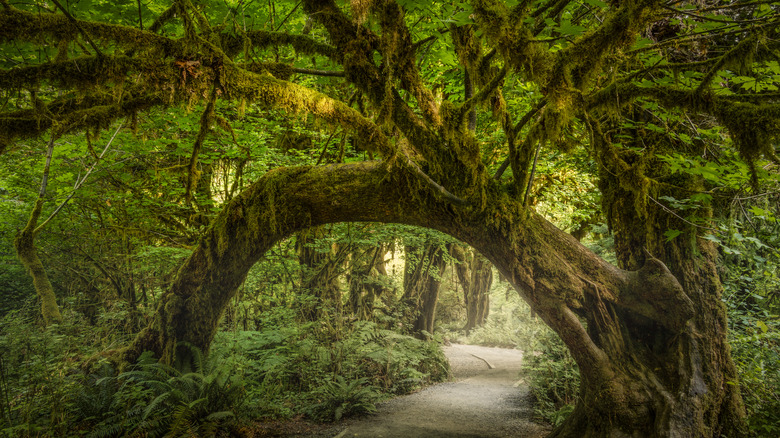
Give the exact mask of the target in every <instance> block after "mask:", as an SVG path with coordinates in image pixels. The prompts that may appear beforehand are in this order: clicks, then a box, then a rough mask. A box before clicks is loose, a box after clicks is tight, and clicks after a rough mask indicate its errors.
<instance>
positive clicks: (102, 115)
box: [0, 94, 164, 151]
mask: <svg viewBox="0 0 780 438" xmlns="http://www.w3.org/2000/svg"><path fill="white" fill-rule="evenodd" d="M162 104H164V101H163V100H162V99H161V98H160V96H157V95H152V94H149V95H141V96H139V97H137V98H126V99H124V100H122V101H121V102H116V98H115V97H114V96H111V95H88V96H85V97H73V98H69V99H58V100H56V101H54V102H51V103H49V104H48V105H45V107H44V108H42V109H41V110H34V109H28V110H22V111H15V112H11V113H5V114H0V151H1V150H2V148H3V146H4V145H7V144H9V143H11V142H12V141H14V140H16V139H20V138H22V139H23V138H34V137H38V136H40V135H42V134H43V133H45V132H47V131H48V130H49V129H51V128H52V127H53V126H54V124H55V122H56V123H58V124H59V128H58V129H59V130H58V132H59V134H61V135H64V134H68V133H71V132H77V131H80V130H83V129H86V128H98V129H106V128H108V127H109V126H110V125H111V123H112V122H114V121H115V120H117V119H119V118H122V117H127V116H130V115H132V114H133V113H136V112H138V111H143V110H146V109H149V108H152V107H154V106H159V105H162ZM42 113H45V114H47V115H48V117H42V116H41V114H42Z"/></svg>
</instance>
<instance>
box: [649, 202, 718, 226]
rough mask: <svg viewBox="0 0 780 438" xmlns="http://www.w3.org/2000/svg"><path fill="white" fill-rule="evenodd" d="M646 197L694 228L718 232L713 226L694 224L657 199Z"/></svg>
mask: <svg viewBox="0 0 780 438" xmlns="http://www.w3.org/2000/svg"><path fill="white" fill-rule="evenodd" d="M648 198H650V200H651V201H653V202H655V203H656V204H658V206H660V207H661V208H662V209H663V210H664V211H665V212H667V213H669V214H671V215H672V216H674V217H676V218H677V219H680V220H681V221H683V222H685V223H686V224H688V225H691V226H694V227H696V228H701V229H703V230H707V231H712V232H713V233H717V232H718V230H716V229H715V228H711V227H705V226H704V225H699V224H695V223H693V222H691V221H689V220H688V219H685V218H684V217H682V216H680V215H679V214H677V213H675V212H674V210H672V209H671V208H669V207H667V206H665V205H663V204H661V203H660V202H658V200H657V199H655V198H653V197H652V196H648Z"/></svg>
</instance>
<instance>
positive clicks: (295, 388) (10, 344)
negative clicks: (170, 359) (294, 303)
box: [0, 308, 449, 437]
mask: <svg viewBox="0 0 780 438" xmlns="http://www.w3.org/2000/svg"><path fill="white" fill-rule="evenodd" d="M30 313H32V312H30ZM23 314H24V312H21V311H20V312H12V313H9V314H7V315H5V316H4V317H3V321H2V322H3V325H2V327H3V329H2V332H0V349H1V350H0V351H2V355H0V406H2V410H0V436H1V437H33V436H36V437H37V436H51V437H66V436H67V437H70V436H85V437H119V436H171V437H177V436H222V435H224V436H228V435H230V434H234V433H235V431H237V430H239V429H240V427H241V425H242V424H247V423H250V422H252V421H258V420H263V421H264V420H270V419H274V420H278V419H290V418H296V417H300V416H305V417H307V418H310V419H312V420H315V421H334V420H339V419H341V418H343V417H346V416H349V415H355V414H362V413H370V412H373V411H374V409H375V404H376V403H377V402H378V401H381V400H384V399H386V398H388V397H389V396H391V395H393V394H403V393H406V392H409V391H412V390H415V389H417V388H420V387H422V386H424V385H427V384H429V383H431V382H437V381H441V380H445V379H447V378H448V376H449V367H448V364H447V361H446V358H445V357H444V355H443V353H442V352H441V349H440V348H439V346H438V344H437V343H436V342H431V341H421V340H418V339H415V338H413V337H410V336H406V335H402V334H398V333H396V332H393V331H391V330H387V329H385V328H383V326H382V325H380V324H377V323H375V322H367V321H351V320H350V321H343V323H342V324H340V325H339V326H338V327H333V326H329V327H323V325H322V323H321V322H313V323H303V324H302V323H300V322H299V321H297V320H296V319H295V314H296V312H295V311H293V310H291V309H287V308H280V309H274V310H273V311H272V312H269V313H268V314H264V315H261V317H262V319H263V320H265V321H268V324H267V325H264V326H262V327H260V328H259V329H258V330H255V331H237V330H232V331H221V332H219V333H218V334H217V336H216V339H215V341H214V343H213V346H212V349H211V352H210V354H209V355H208V356H205V355H202V354H201V353H200V352H199V351H197V350H196V349H194V348H191V350H192V356H193V358H194V360H193V362H194V367H193V369H192V370H191V371H189V370H188V371H183V370H178V369H176V368H173V367H169V366H166V365H164V364H162V363H159V362H158V361H157V360H156V359H155V358H154V357H153V356H152V355H151V354H150V353H144V354H143V355H142V356H141V357H140V358H139V360H138V362H137V363H136V364H134V365H133V366H132V367H130V369H128V370H126V371H124V372H122V373H117V371H116V370H114V369H113V368H112V367H111V366H110V365H109V364H108V363H106V362H99V363H98V364H97V365H96V366H94V367H93V368H92V371H90V372H84V371H83V370H82V369H81V368H79V366H80V364H81V363H82V362H83V361H84V359H86V358H87V357H90V356H92V355H94V354H95V353H96V352H98V351H100V350H102V349H103V348H105V347H106V342H108V341H107V339H102V340H100V339H97V338H95V336H94V328H92V329H91V328H90V327H89V326H88V325H87V324H85V323H84V322H83V321H79V319H78V317H76V316H75V315H69V316H68V317H66V321H71V322H70V323H67V322H66V323H65V324H62V325H59V326H51V327H49V328H47V329H45V330H44V329H42V328H40V326H39V325H38V324H37V322H36V321H35V320H34V319H33V318H25V317H24V316H23ZM113 343H114V341H111V342H109V344H111V345H113Z"/></svg>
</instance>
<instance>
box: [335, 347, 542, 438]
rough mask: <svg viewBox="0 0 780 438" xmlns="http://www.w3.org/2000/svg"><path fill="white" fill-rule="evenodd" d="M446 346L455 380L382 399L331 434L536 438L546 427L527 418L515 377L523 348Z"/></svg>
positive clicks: (523, 393)
mask: <svg viewBox="0 0 780 438" xmlns="http://www.w3.org/2000/svg"><path fill="white" fill-rule="evenodd" d="M444 352H445V354H446V355H447V358H448V359H449V361H450V366H451V369H452V372H453V376H454V378H455V381H454V382H448V383H440V384H438V385H434V386H430V387H428V388H426V389H424V390H422V391H419V392H417V393H414V394H410V395H406V396H402V397H397V398H394V399H392V400H390V401H387V402H385V403H381V404H380V405H378V406H377V408H378V409H377V413H376V414H375V415H371V416H368V417H363V418H360V419H356V420H352V421H349V422H346V423H344V424H343V425H342V426H341V427H339V429H340V430H339V429H336V432H335V433H334V434H333V435H335V437H338V438H347V437H372V438H383V437H384V438H390V437H399V438H400V437H404V438H407V437H411V438H417V437H426V438H444V437H448V438H449V437H452V438H466V437H474V438H477V437H528V438H539V437H543V436H545V434H546V433H548V432H549V430H548V429H546V428H544V427H543V426H540V425H538V424H535V423H532V422H531V421H530V417H531V407H530V406H529V403H528V400H527V399H528V388H527V387H526V386H524V385H519V383H518V382H517V379H518V378H517V372H518V371H519V369H520V364H521V362H522V358H523V353H522V352H521V351H519V350H510V349H504V348H490V347H479V346H474V345H457V344H454V345H451V346H448V347H444ZM333 435H332V436H333Z"/></svg>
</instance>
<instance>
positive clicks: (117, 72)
mask: <svg viewBox="0 0 780 438" xmlns="http://www.w3.org/2000/svg"><path fill="white" fill-rule="evenodd" d="M140 65H141V61H139V60H137V59H133V58H129V57H126V56H110V55H109V56H100V57H95V56H83V57H80V58H74V59H66V60H61V61H53V62H47V63H44V64H39V65H34V66H28V67H18V68H12V69H10V70H0V88H2V89H5V90H19V89H29V88H31V89H36V88H38V87H39V86H40V85H42V83H44V82H45V83H47V84H48V85H57V86H60V87H63V88H78V89H84V90H86V89H89V88H92V87H95V86H98V85H103V84H105V83H108V82H115V83H116V82H121V81H123V80H124V78H125V76H126V75H127V74H129V73H131V72H133V71H138V69H139V67H140Z"/></svg>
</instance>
